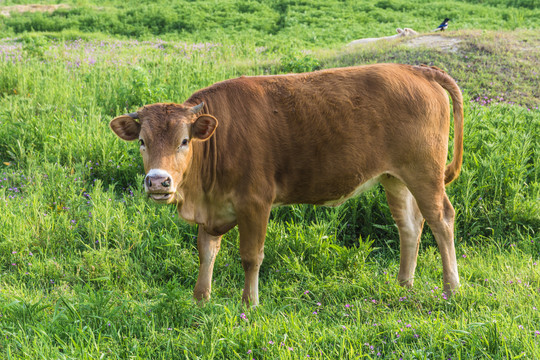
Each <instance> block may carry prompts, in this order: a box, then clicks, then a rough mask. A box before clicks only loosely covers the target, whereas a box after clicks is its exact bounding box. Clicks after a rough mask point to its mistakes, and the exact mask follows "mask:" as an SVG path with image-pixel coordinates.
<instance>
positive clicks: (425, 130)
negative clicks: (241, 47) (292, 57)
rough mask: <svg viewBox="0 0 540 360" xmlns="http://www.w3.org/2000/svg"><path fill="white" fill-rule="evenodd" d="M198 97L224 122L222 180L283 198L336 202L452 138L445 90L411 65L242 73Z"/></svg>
mask: <svg viewBox="0 0 540 360" xmlns="http://www.w3.org/2000/svg"><path fill="white" fill-rule="evenodd" d="M200 100H203V101H205V103H206V104H207V107H208V111H209V113H211V114H213V115H214V116H216V118H218V121H219V127H218V129H217V130H216V133H215V139H214V140H213V141H214V142H215V145H216V149H217V150H216V151H217V153H218V158H219V160H218V161H217V163H216V166H217V169H216V171H217V172H218V173H220V174H222V175H223V179H222V180H223V181H225V182H226V183H223V184H222V185H223V186H225V187H229V186H233V187H234V186H235V185H234V184H236V185H238V186H260V187H261V188H263V187H270V188H272V189H273V191H274V194H273V196H274V197H275V199H274V201H275V202H277V203H313V204H323V203H328V202H331V201H332V200H335V199H339V198H341V197H343V196H344V195H347V194H350V193H351V192H353V191H354V190H355V189H356V188H357V187H358V186H359V185H361V184H362V183H364V182H366V181H368V180H370V179H372V178H374V177H376V176H378V175H380V174H381V173H383V172H386V173H392V174H395V175H398V176H399V171H400V169H401V168H405V167H410V166H414V165H415V164H414V163H415V162H417V161H418V159H419V158H422V157H427V156H431V155H432V154H433V153H437V152H436V151H433V148H440V147H445V148H446V147H447V143H448V131H449V106H448V97H447V95H446V93H445V91H444V90H443V89H442V87H440V86H439V85H438V84H437V83H435V82H433V81H429V80H427V79H426V78H425V77H424V76H422V73H421V72H420V71H418V70H416V69H415V68H414V67H411V66H407V65H396V64H379V65H370V66H360V67H352V68H343V69H331V70H322V71H318V72H314V73H306V74H291V75H277V76H255V77H240V78H237V79H232V80H228V81H224V82H221V83H217V84H215V85H213V86H211V87H209V88H206V89H203V90H201V91H199V92H197V93H195V94H194V95H193V96H192V98H191V99H190V100H188V101H187V103H197V102H198V101H200ZM441 130H442V131H441ZM439 152H440V151H439ZM439 158H440V159H438V161H439V162H440V166H442V167H444V163H445V160H446V152H444V156H442V155H439ZM261 179H264V181H262V183H261ZM252 180H253V181H257V182H259V184H251V181H252Z"/></svg>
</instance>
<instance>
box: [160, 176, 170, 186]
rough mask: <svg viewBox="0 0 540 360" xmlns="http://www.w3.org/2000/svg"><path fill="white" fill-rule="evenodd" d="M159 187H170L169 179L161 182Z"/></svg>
mask: <svg viewBox="0 0 540 360" xmlns="http://www.w3.org/2000/svg"><path fill="white" fill-rule="evenodd" d="M161 186H163V187H169V186H171V179H170V178H169V179H167V180H165V181H164V182H162V183H161Z"/></svg>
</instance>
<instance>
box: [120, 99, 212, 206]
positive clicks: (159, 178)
mask: <svg viewBox="0 0 540 360" xmlns="http://www.w3.org/2000/svg"><path fill="white" fill-rule="evenodd" d="M203 106H204V103H200V104H199V105H196V106H193V107H188V106H184V105H178V104H153V105H147V106H144V107H143V108H141V109H139V111H137V112H136V113H131V114H126V115H122V116H118V117H116V118H114V119H113V120H112V121H111V123H110V127H111V129H112V131H114V133H115V134H116V135H118V137H120V138H121V139H123V140H126V141H132V140H138V141H139V144H140V152H141V155H142V158H143V162H144V170H145V172H146V177H145V179H144V188H145V190H146V193H147V194H148V196H149V197H150V198H151V199H153V200H154V201H156V202H159V203H172V202H175V201H181V200H182V199H181V198H182V195H181V194H180V192H179V189H178V186H179V185H180V184H181V183H182V180H183V177H184V174H185V172H186V171H187V170H188V168H189V165H190V163H191V159H192V157H193V141H205V140H208V139H209V138H210V137H211V136H212V134H213V133H214V130H215V129H216V127H217V124H218V123H217V120H216V118H214V117H213V116H211V115H208V114H203V115H200V114H199V113H200V112H201V111H202V108H203Z"/></svg>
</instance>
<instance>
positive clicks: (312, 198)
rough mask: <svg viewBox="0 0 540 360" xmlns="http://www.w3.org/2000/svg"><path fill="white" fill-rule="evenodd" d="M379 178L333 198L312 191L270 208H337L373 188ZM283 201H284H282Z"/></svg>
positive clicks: (276, 203)
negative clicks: (301, 206) (303, 206)
mask: <svg viewBox="0 0 540 360" xmlns="http://www.w3.org/2000/svg"><path fill="white" fill-rule="evenodd" d="M379 178H380V176H376V177H373V178H371V179H369V180H367V181H364V182H363V183H361V184H360V185H357V186H356V187H352V186H351V188H352V190H349V191H344V192H342V193H341V194H338V195H336V194H334V197H332V195H330V194H327V196H324V191H321V190H319V191H313V193H311V194H303V195H302V196H298V194H295V195H294V196H292V197H290V196H289V197H285V198H282V199H280V200H282V201H279V200H278V201H277V202H275V203H274V204H272V207H273V208H274V207H278V206H282V205H291V204H313V205H323V206H339V205H341V204H343V203H344V202H345V201H347V200H348V199H350V198H352V197H355V196H358V195H359V194H361V193H363V192H364V191H366V190H369V189H370V188H372V187H373V186H375V185H377V184H378V183H379ZM283 200H284V201H283Z"/></svg>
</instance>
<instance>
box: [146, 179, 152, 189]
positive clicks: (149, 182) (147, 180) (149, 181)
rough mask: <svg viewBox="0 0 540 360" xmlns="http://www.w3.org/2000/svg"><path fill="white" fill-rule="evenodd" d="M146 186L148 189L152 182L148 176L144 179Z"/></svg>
mask: <svg viewBox="0 0 540 360" xmlns="http://www.w3.org/2000/svg"><path fill="white" fill-rule="evenodd" d="M146 186H147V187H149V188H151V187H152V180H151V179H150V176H147V177H146Z"/></svg>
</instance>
